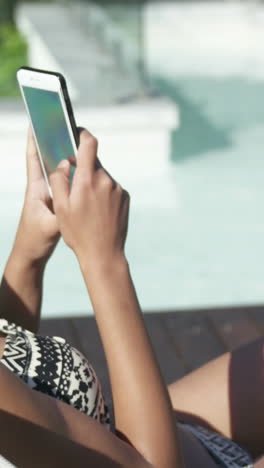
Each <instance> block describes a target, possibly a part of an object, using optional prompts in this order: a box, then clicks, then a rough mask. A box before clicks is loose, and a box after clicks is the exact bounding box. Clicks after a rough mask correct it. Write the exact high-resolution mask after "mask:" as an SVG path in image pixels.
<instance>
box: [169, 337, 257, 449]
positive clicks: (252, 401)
mask: <svg viewBox="0 0 264 468" xmlns="http://www.w3.org/2000/svg"><path fill="white" fill-rule="evenodd" d="M168 390H169V394H170V397H171V400H172V404H173V408H174V409H175V412H176V414H177V416H178V417H180V418H182V419H183V420H188V421H190V422H196V423H198V424H204V425H206V426H209V427H211V428H212V429H215V430H216V431H218V432H219V433H221V434H223V435H225V436H226V437H229V438H230V439H233V440H234V441H235V442H237V443H238V444H240V445H242V446H244V447H245V448H246V449H247V450H248V451H249V452H250V453H251V454H252V456H253V457H254V458H257V457H260V456H261V455H263V454H264V435H263V427H264V338H261V339H259V340H257V341H255V342H253V343H249V344H248V345H246V346H243V347H241V348H239V349H237V350H235V351H233V352H231V353H226V354H224V355H223V356H220V357H219V358H217V359H215V360H213V361H211V362H209V363H208V364H206V365H204V366H202V367H201V368H200V369H197V370H195V371H194V372H192V373H191V374H189V375H187V376H186V377H184V378H182V379H180V380H179V381H177V382H174V383H173V384H171V385H170V386H169V387H168Z"/></svg>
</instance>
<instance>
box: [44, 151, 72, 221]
mask: <svg viewBox="0 0 264 468" xmlns="http://www.w3.org/2000/svg"><path fill="white" fill-rule="evenodd" d="M70 170H71V165H70V162H69V161H68V160H67V159H64V160H63V161H61V162H60V164H59V165H58V168H57V170H56V171H55V172H53V173H52V174H51V175H50V177H49V181H50V186H51V190H52V194H53V205H54V210H55V212H57V211H61V210H62V209H64V208H65V207H66V206H67V205H68V198H69V194H70V181H69V178H70Z"/></svg>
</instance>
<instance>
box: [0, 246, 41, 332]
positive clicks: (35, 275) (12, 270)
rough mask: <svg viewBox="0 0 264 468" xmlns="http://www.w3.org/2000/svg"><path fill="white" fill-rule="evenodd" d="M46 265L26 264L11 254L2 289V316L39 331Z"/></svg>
mask: <svg viewBox="0 0 264 468" xmlns="http://www.w3.org/2000/svg"><path fill="white" fill-rule="evenodd" d="M43 275H44V265H43V264H34V263H30V262H28V261H26V260H25V259H24V258H23V255H20V254H19V253H17V252H16V251H15V250H13V251H12V253H11V255H10V257H9V259H8V262H7V265H6V268H5V271H4V275H3V279H2V282H1V286H0V316H1V317H2V318H6V319H7V320H10V321H11V322H15V323H17V324H19V325H22V326H23V327H24V328H27V329H29V330H31V331H33V332H37V331H38V327H39V321H40V310H41V302H42V284H43Z"/></svg>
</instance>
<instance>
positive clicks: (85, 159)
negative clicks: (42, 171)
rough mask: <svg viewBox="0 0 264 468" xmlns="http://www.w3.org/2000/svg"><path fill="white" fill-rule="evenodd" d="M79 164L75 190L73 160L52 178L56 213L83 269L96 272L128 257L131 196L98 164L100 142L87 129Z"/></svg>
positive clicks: (66, 240) (64, 236) (83, 138)
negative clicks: (98, 268)
mask: <svg viewBox="0 0 264 468" xmlns="http://www.w3.org/2000/svg"><path fill="white" fill-rule="evenodd" d="M76 163H77V164H76V170H75V174H74V178H73V182H72V186H71V188H70V186H69V174H70V163H69V161H67V160H64V161H62V162H61V163H60V164H59V166H58V169H57V170H56V171H55V172H54V173H53V174H52V175H51V177H50V183H51V188H52V193H53V203H54V211H55V213H56V216H57V219H58V223H59V229H60V232H61V234H62V236H63V238H64V240H65V242H66V244H67V245H68V246H69V247H71V248H72V249H73V250H74V252H75V254H76V256H77V258H78V260H79V263H80V265H81V268H84V269H86V271H87V268H88V269H90V268H91V270H90V271H93V268H94V266H97V265H109V262H110V263H111V262H112V261H113V260H114V261H115V260H116V259H120V258H123V257H124V245H125V240H126V235H127V227H128V212H129V195H128V193H127V192H126V191H124V190H123V189H122V187H121V186H120V185H119V184H117V183H116V182H115V181H114V180H113V179H112V178H111V176H110V175H109V174H108V173H107V172H106V171H105V170H104V169H103V168H102V166H100V164H98V159H97V140H96V139H95V138H94V137H93V136H92V135H91V134H90V133H88V132H87V131H86V130H83V131H82V132H81V134H80V146H79V150H78V155H77V161H76Z"/></svg>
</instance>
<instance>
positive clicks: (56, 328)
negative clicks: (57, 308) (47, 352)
mask: <svg viewBox="0 0 264 468" xmlns="http://www.w3.org/2000/svg"><path fill="white" fill-rule="evenodd" d="M38 334H39V335H44V336H45V335H46V336H61V337H62V338H65V340H67V341H68V342H69V344H70V345H71V346H74V347H75V348H79V346H80V342H79V341H78V338H77V336H76V335H75V334H74V332H73V327H72V321H71V320H70V319H68V318H65V319H42V320H41V322H40V327H39V332H38Z"/></svg>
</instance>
